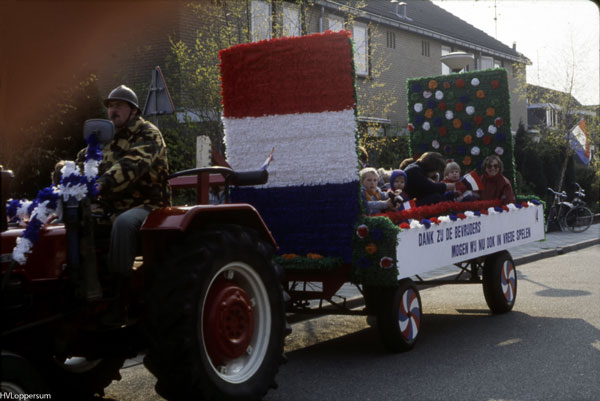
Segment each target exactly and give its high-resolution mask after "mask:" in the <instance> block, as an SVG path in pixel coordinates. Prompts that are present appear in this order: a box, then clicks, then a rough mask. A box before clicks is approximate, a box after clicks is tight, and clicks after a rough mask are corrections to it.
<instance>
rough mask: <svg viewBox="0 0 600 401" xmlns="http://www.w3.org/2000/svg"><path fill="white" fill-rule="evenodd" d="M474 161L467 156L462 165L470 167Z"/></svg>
mask: <svg viewBox="0 0 600 401" xmlns="http://www.w3.org/2000/svg"><path fill="white" fill-rule="evenodd" d="M472 162H473V161H472V160H471V156H465V158H464V159H463V161H462V163H463V165H465V166H470V165H471V163H472Z"/></svg>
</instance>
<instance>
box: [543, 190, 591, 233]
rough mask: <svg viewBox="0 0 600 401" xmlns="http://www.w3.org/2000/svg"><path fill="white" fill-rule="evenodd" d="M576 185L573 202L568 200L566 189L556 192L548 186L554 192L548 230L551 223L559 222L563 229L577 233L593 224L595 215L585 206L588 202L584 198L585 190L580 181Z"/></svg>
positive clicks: (547, 223)
mask: <svg viewBox="0 0 600 401" xmlns="http://www.w3.org/2000/svg"><path fill="white" fill-rule="evenodd" d="M575 185H577V188H578V190H577V191H576V192H575V196H574V198H573V201H572V202H567V201H566V199H567V194H566V193H565V192H564V191H562V192H556V191H554V190H553V189H552V188H548V191H550V192H552V193H553V194H554V201H553V202H552V206H551V208H550V212H549V213H548V219H547V220H546V227H545V231H546V232H548V229H549V227H550V225H551V224H558V226H559V228H560V230H561V231H567V230H570V231H572V232H576V233H580V232H584V231H585V230H587V229H588V228H589V227H590V226H591V225H592V222H593V220H594V215H593V214H592V212H591V210H590V209H588V208H587V207H586V206H585V205H586V203H585V201H584V200H583V198H584V197H585V191H584V190H583V188H581V186H579V184H578V183H575Z"/></svg>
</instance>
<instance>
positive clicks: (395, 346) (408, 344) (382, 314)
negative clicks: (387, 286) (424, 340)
mask: <svg viewBox="0 0 600 401" xmlns="http://www.w3.org/2000/svg"><path fill="white" fill-rule="evenodd" d="M421 314H422V306H421V296H420V295H419V291H418V290H417V287H416V286H415V284H414V283H413V282H412V280H410V279H405V280H402V281H400V285H399V286H398V287H397V288H395V289H394V290H391V291H386V292H385V293H384V294H383V299H382V302H381V304H380V307H379V313H378V315H377V327H378V328H379V334H380V336H381V340H382V341H383V344H384V345H385V347H386V348H387V349H389V350H390V351H392V352H403V351H408V350H410V349H411V348H412V347H413V346H414V345H415V343H416V342H417V339H418V337H419V332H420V329H421Z"/></svg>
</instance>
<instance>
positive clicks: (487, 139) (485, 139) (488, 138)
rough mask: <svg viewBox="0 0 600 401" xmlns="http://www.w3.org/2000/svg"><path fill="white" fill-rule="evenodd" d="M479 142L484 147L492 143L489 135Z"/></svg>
mask: <svg viewBox="0 0 600 401" xmlns="http://www.w3.org/2000/svg"><path fill="white" fill-rule="evenodd" d="M481 142H483V143H484V144H486V145H489V144H490V143H492V137H491V136H489V135H486V136H484V137H483V139H482V140H481Z"/></svg>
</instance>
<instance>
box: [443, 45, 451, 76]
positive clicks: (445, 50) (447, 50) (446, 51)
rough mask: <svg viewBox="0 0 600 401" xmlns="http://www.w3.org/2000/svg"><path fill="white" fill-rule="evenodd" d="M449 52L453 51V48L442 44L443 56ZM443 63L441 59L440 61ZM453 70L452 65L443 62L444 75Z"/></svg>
mask: <svg viewBox="0 0 600 401" xmlns="http://www.w3.org/2000/svg"><path fill="white" fill-rule="evenodd" d="M448 53H452V48H451V47H450V46H444V45H442V56H445V55H446V54H448ZM440 63H441V61H440ZM451 72H452V70H451V69H450V67H448V66H447V65H446V64H444V63H442V75H448V74H450V73H451Z"/></svg>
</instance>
